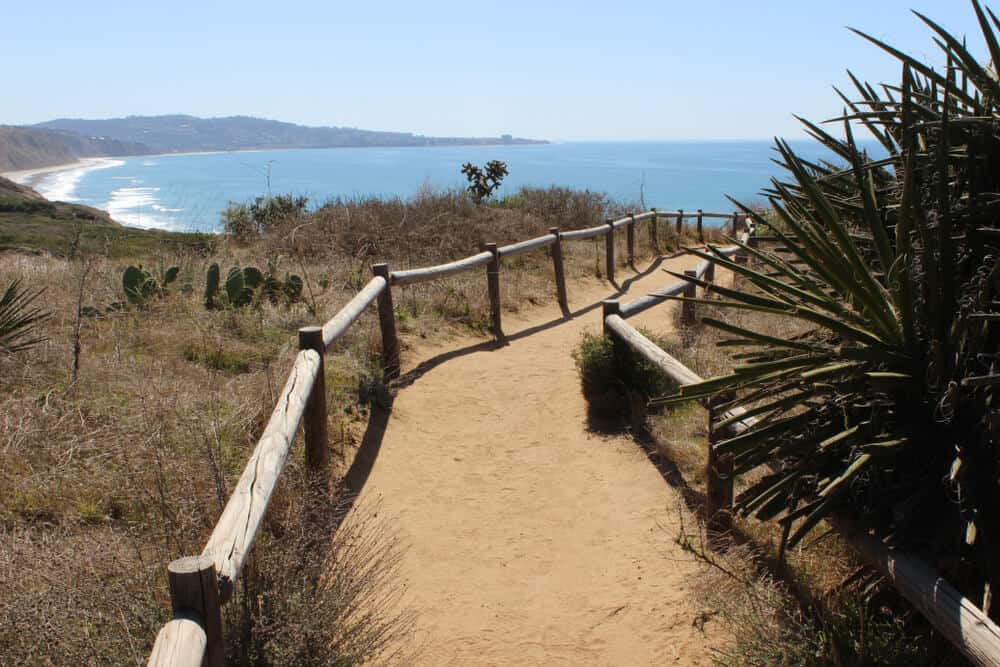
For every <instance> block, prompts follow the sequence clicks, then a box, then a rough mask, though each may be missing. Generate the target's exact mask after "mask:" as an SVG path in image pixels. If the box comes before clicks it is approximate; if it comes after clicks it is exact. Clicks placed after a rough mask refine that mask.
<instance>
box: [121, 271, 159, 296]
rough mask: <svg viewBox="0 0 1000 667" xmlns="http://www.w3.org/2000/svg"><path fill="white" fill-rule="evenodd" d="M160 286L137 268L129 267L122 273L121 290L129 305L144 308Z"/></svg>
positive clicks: (151, 277) (145, 272) (147, 273)
mask: <svg viewBox="0 0 1000 667" xmlns="http://www.w3.org/2000/svg"><path fill="white" fill-rule="evenodd" d="M159 288H160V286H159V285H158V284H157V282H156V279H154V278H153V276H151V275H150V274H149V272H148V271H146V270H144V269H143V268H142V265H141V264H140V265H139V266H129V267H127V268H126V269H125V271H124V273H122V289H123V290H124V291H125V297H126V298H127V299H128V300H129V303H131V304H133V305H136V306H144V305H145V304H146V301H148V300H149V297H151V296H152V295H153V294H154V293H155V292H156V291H157V290H159Z"/></svg>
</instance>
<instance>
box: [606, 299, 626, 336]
mask: <svg viewBox="0 0 1000 667" xmlns="http://www.w3.org/2000/svg"><path fill="white" fill-rule="evenodd" d="M621 312H622V306H621V304H620V303H619V302H618V301H617V300H615V299H605V300H604V301H601V314H602V315H601V326H602V328H603V330H604V335H605V336H609V337H610V336H611V330H610V329H609V328H608V315H621Z"/></svg>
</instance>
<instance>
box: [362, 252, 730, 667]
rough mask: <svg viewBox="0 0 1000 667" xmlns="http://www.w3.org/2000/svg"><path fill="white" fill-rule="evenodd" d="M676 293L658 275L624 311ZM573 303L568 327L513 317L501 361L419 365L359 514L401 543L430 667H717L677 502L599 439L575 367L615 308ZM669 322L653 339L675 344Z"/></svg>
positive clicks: (471, 350)
mask: <svg viewBox="0 0 1000 667" xmlns="http://www.w3.org/2000/svg"><path fill="white" fill-rule="evenodd" d="M694 259H695V258H691V257H679V258H676V259H672V260H667V261H665V262H664V263H663V265H662V266H663V267H665V268H672V269H677V270H679V269H682V268H690V266H689V265H693V263H694V261H693V260H694ZM669 281H670V278H669V277H668V276H667V275H666V274H664V273H663V272H662V271H659V270H653V271H650V272H648V274H646V275H643V276H641V277H638V278H637V279H635V280H634V281H632V282H631V284H629V285H628V290H627V293H626V294H624V295H621V297H620V298H623V299H629V298H634V297H635V296H637V295H640V294H645V293H647V292H649V291H650V290H651V289H653V288H654V287H660V286H662V285H663V284H665V283H667V282H669ZM573 287H574V290H573V291H572V292H571V294H570V302H571V303H570V306H571V310H574V311H575V314H574V316H573V317H572V318H570V319H565V320H563V319H561V314H560V313H559V310H558V308H557V307H555V306H549V307H544V308H538V309H532V310H530V311H525V312H522V313H520V314H519V316H520V317H519V318H518V317H513V316H507V317H508V319H507V320H506V321H505V331H506V333H507V335H508V337H509V338H510V344H509V345H507V346H505V347H502V348H498V349H492V348H491V346H488V345H481V344H479V345H476V344H475V341H467V343H468V346H467V347H463V343H462V342H457V343H456V342H452V343H451V344H449V345H448V347H447V348H441V347H437V348H418V349H416V350H415V351H414V353H411V354H410V355H409V357H410V360H411V364H412V365H413V366H415V367H416V368H418V369H419V372H417V373H413V374H411V375H410V377H409V378H408V380H409V383H408V386H404V388H402V389H401V390H400V392H399V394H398V396H397V397H396V399H395V402H394V404H393V407H392V410H391V414H390V415H389V416H388V420H387V422H386V424H385V426H384V431H382V430H381V429H380V435H381V437H380V438H378V439H377V442H370V443H369V446H371V447H372V448H373V449H377V452H378V453H377V457H376V458H375V460H374V464H373V467H372V468H371V470H370V472H369V474H368V475H367V476H366V481H365V483H364V486H363V488H362V489H361V490H360V498H359V505H360V504H365V505H367V504H368V503H374V502H378V503H380V506H381V513H382V515H383V517H385V518H386V519H387V520H388V521H390V522H391V523H392V524H393V525H394V526H395V527H396V528H397V529H398V531H399V534H400V536H401V537H402V539H403V541H404V543H405V547H406V553H405V556H404V558H403V563H402V570H401V572H402V574H403V575H404V576H405V578H406V582H405V585H406V586H407V594H406V597H407V598H408V602H409V603H410V604H412V606H413V607H414V609H415V610H416V612H417V614H418V615H419V617H418V619H417V621H416V628H415V631H414V632H413V633H412V634H411V636H410V644H411V645H410V646H409V647H407V648H408V652H410V653H411V655H412V654H416V655H417V656H418V657H417V659H416V661H417V662H419V663H421V664H435V665H447V664H463V665H464V664H509V665H513V664H630V665H641V664H684V665H700V664H710V663H711V661H712V652H711V650H710V647H711V646H713V643H714V642H713V639H714V636H715V635H717V634H718V632H717V629H716V627H715V625H714V624H713V623H712V622H711V621H709V622H708V623H699V622H698V620H699V619H700V618H702V617H703V615H704V614H703V612H705V609H703V607H702V605H701V604H700V603H699V601H698V600H697V599H694V598H693V596H692V594H691V589H692V588H693V585H694V580H695V578H696V577H697V576H698V573H699V571H700V570H699V566H698V564H696V563H694V562H693V561H692V560H691V559H690V557H688V556H687V555H685V554H684V553H683V551H682V550H681V548H680V547H679V546H678V545H677V544H675V542H674V539H675V537H676V536H677V533H678V528H679V526H678V525H677V524H678V507H679V506H680V505H681V504H682V503H680V502H679V499H680V494H679V492H678V491H677V490H676V489H673V488H672V487H671V486H670V485H669V484H668V483H667V482H666V481H665V479H664V477H663V476H661V474H660V472H659V471H658V469H657V467H656V466H654V465H653V464H652V463H651V462H650V461H649V459H648V458H647V455H646V453H645V452H644V451H643V450H642V449H641V448H640V447H639V446H638V445H637V444H636V443H635V442H634V441H633V439H632V438H631V437H630V436H628V435H627V434H621V435H607V434H604V435H602V434H599V433H595V432H593V431H591V430H589V429H588V427H587V416H586V406H585V403H584V400H583V398H582V396H581V393H580V388H579V380H578V378H577V375H576V371H575V369H574V363H573V358H572V356H571V353H572V350H573V349H574V347H575V346H576V345H577V344H578V343H579V341H580V338H581V336H582V333H583V332H584V331H587V330H589V331H592V332H598V331H600V327H601V324H600V318H601V311H600V305H599V302H600V300H601V299H603V298H609V297H615V296H616V295H615V294H614V293H613V292H612V290H611V288H610V287H609V286H608V285H607V283H602V282H598V281H581V282H577V283H575V284H574V285H573ZM595 304H596V307H595ZM674 310H675V306H672V305H665V306H661V307H659V308H656V309H653V310H652V311H649V312H648V314H647V315H646V316H645V319H646V322H645V323H646V324H648V325H650V326H652V327H654V328H656V329H658V330H667V329H669V328H671V326H672V323H673V319H674V316H675V315H674ZM639 319H643V318H639ZM526 332H530V333H529V334H528V335H522V334H524V333H526ZM436 360H443V361H441V362H440V363H437V361H436ZM421 362H423V363H421ZM405 371H406V369H405V368H404V377H405ZM404 384H407V383H404Z"/></svg>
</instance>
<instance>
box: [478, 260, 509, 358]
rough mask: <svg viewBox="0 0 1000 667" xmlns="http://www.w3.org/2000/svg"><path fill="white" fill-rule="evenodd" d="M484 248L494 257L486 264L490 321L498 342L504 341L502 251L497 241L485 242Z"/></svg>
mask: <svg viewBox="0 0 1000 667" xmlns="http://www.w3.org/2000/svg"><path fill="white" fill-rule="evenodd" d="M483 250H485V251H487V252H489V253H491V254H492V255H493V259H491V260H490V263H489V264H487V265H486V284H487V287H488V291H489V295H490V321H491V322H492V323H493V337H494V338H495V339H496V341H497V343H504V342H505V341H506V338H505V337H504V335H503V326H502V322H501V321H500V253H499V251H498V250H497V244H496V243H484V244H483Z"/></svg>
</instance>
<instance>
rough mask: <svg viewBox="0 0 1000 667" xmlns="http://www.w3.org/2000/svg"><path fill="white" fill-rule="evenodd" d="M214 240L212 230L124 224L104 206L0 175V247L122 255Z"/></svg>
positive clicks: (207, 243)
mask: <svg viewBox="0 0 1000 667" xmlns="http://www.w3.org/2000/svg"><path fill="white" fill-rule="evenodd" d="M213 243H214V237H213V236H212V235H211V234H194V233H174V232H165V231H161V230H146V229H137V228H135V227H124V226H122V225H119V224H118V223H117V222H115V221H114V220H112V219H111V216H109V215H108V214H107V213H105V212H104V211H101V210H98V209H96V208H91V207H90V206H82V205H80V204H68V203H64V202H51V201H49V200H47V199H45V197H43V196H42V195H40V194H38V193H37V192H35V191H34V190H32V189H31V188H28V187H25V186H23V185H18V184H17V183H14V182H13V181H11V180H9V179H6V178H3V177H0V250H21V251H29V252H45V253H50V254H53V255H59V256H68V255H71V254H73V253H74V252H75V251H81V252H87V253H91V254H99V255H106V256H109V257H126V256H132V255H135V254H143V253H152V252H156V251H159V250H162V249H164V248H171V247H173V248H189V249H192V250H197V249H203V250H207V249H209V248H211V247H212V245H213Z"/></svg>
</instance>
